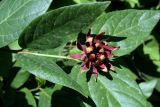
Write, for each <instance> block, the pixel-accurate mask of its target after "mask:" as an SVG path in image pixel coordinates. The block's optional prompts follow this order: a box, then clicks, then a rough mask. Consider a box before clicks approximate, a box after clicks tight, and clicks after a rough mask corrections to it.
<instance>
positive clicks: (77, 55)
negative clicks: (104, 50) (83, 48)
mask: <svg viewBox="0 0 160 107" xmlns="http://www.w3.org/2000/svg"><path fill="white" fill-rule="evenodd" d="M83 56H84V54H73V55H70V57H71V58H73V59H81V58H82V57H83Z"/></svg>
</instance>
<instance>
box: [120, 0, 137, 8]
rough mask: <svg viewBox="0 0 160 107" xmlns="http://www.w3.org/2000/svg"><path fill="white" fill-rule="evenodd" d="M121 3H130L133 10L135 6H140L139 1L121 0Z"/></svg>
mask: <svg viewBox="0 0 160 107" xmlns="http://www.w3.org/2000/svg"><path fill="white" fill-rule="evenodd" d="M121 1H126V2H128V3H129V4H130V5H131V7H132V8H134V7H135V5H139V0H121Z"/></svg>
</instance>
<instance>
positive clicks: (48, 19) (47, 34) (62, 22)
mask: <svg viewBox="0 0 160 107" xmlns="http://www.w3.org/2000/svg"><path fill="white" fill-rule="evenodd" d="M109 4H110V2H97V3H86V4H78V5H72V6H66V7H62V8H59V9H55V10H53V11H50V12H48V13H46V14H45V15H43V16H41V17H39V18H38V19H36V20H35V21H33V22H32V23H31V24H30V25H29V27H28V28H27V29H26V30H25V31H24V32H23V33H22V35H21V36H20V39H19V44H20V45H21V46H22V47H24V48H26V47H27V48H30V49H39V50H47V49H52V48H56V47H58V46H60V45H62V44H64V43H66V42H69V41H70V40H72V39H73V38H76V37H77V35H78V33H79V32H80V31H81V30H82V29H85V28H86V27H88V26H89V25H90V24H91V23H92V22H93V21H94V20H95V19H96V18H97V17H98V16H99V15H100V14H101V13H102V12H103V11H104V10H105V8H106V7H107V6H108V5H109Z"/></svg>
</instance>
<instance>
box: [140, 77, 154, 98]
mask: <svg viewBox="0 0 160 107" xmlns="http://www.w3.org/2000/svg"><path fill="white" fill-rule="evenodd" d="M156 84H157V80H151V81H147V82H142V83H140V84H139V86H140V88H141V90H142V92H143V94H144V95H145V96H146V97H147V98H149V97H150V96H151V95H152V92H153V90H154V88H155V87H156Z"/></svg>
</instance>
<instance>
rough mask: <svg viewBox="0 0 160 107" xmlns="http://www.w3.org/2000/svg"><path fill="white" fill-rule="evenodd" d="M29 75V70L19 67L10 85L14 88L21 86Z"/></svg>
mask: <svg viewBox="0 0 160 107" xmlns="http://www.w3.org/2000/svg"><path fill="white" fill-rule="evenodd" d="M29 76H30V73H29V72H27V71H26V70H23V69H21V70H20V71H18V73H17V74H16V76H15V77H14V79H13V81H12V83H11V87H12V88H15V89H17V88H19V87H21V86H22V85H23V84H24V83H25V82H26V81H27V80H28V78H29Z"/></svg>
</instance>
